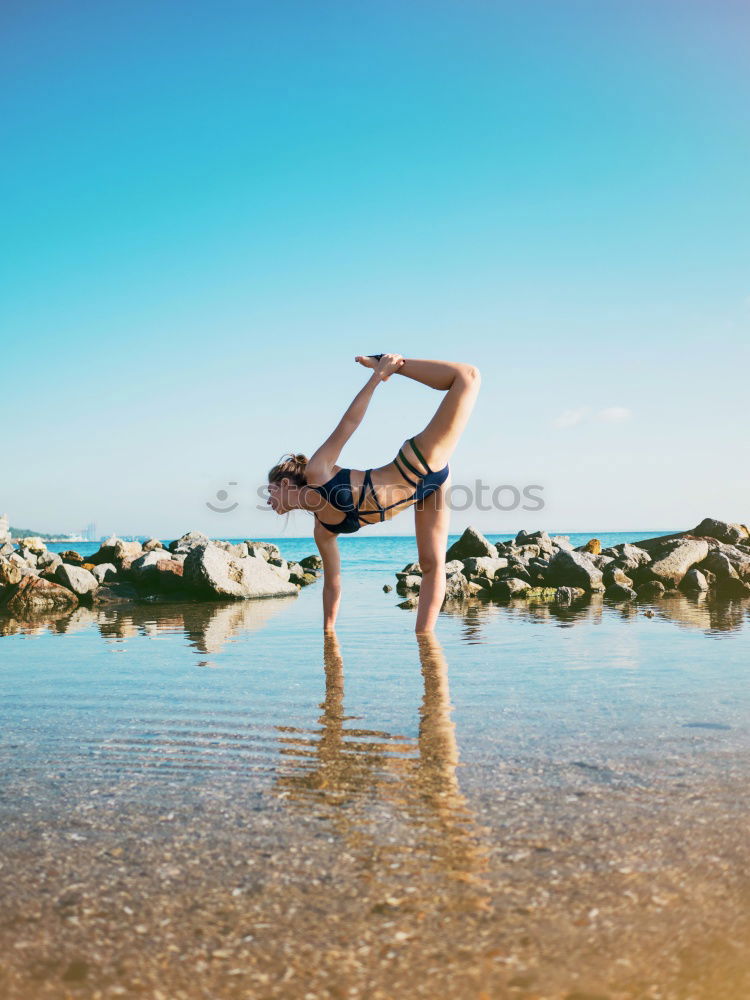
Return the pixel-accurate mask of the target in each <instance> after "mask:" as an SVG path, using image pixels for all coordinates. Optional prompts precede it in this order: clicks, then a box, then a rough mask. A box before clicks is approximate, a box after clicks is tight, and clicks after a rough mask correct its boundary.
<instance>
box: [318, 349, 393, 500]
mask: <svg viewBox="0 0 750 1000" xmlns="http://www.w3.org/2000/svg"><path fill="white" fill-rule="evenodd" d="M402 364H403V358H402V357H401V356H400V355H398V354H384V355H383V357H382V358H381V360H380V361H379V362H378V364H377V367H376V368H375V369H374V371H373V373H372V375H371V376H370V377H369V379H368V380H367V382H366V383H365V385H364V387H363V388H362V389H360V390H359V392H358V393H357V395H356V396H355V397H354V399H353V400H352V401H351V403H350V404H349V407H348V409H347V411H346V413H345V414H344V415H343V417H342V418H341V420H340V421H339V422H338V425H337V427H336V429H335V430H334V432H333V434H331V435H330V436H329V437H328V438H327V439H326V440H325V441H324V442H323V444H322V445H321V446H320V448H318V450H317V451H316V452H315V453H314V455H313V456H312V457H311V459H310V461H309V462H308V463H307V478H308V482H309V481H310V477H311V476H312V478H313V479H316V478H321V479H322V480H324V481H325V480H326V479H329V478H330V473H331V468H332V467H333V466H334V465H335V464H336V460H337V459H338V457H339V455H340V454H341V450H342V448H343V447H344V445H345V444H346V442H347V441H348V440H349V438H350V437H351V436H352V434H353V433H354V432H355V431H356V429H357V428H358V427H359V425H360V424H361V423H362V419H363V417H364V415H365V413H366V412H367V407H368V406H369V405H370V400H371V399H372V396H373V393H374V392H375V389H376V388H377V387H378V385H380V383H381V382H385V381H387V380H388V379H389V378H390V377H391V375H392V374H393V373H394V371H398V369H399V368H400V367H401V365H402Z"/></svg>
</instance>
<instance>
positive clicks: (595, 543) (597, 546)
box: [575, 538, 602, 556]
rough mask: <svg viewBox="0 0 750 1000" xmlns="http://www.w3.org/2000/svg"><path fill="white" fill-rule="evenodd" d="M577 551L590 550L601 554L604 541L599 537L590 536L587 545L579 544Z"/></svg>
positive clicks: (594, 553)
mask: <svg viewBox="0 0 750 1000" xmlns="http://www.w3.org/2000/svg"><path fill="white" fill-rule="evenodd" d="M575 551H576V552H590V553H591V554H592V555H595V556H596V555H599V553H600V552H601V551H602V543H601V542H600V541H599V539H598V538H589V540H588V541H587V542H586V544H585V545H579V546H577V548H576V549H575Z"/></svg>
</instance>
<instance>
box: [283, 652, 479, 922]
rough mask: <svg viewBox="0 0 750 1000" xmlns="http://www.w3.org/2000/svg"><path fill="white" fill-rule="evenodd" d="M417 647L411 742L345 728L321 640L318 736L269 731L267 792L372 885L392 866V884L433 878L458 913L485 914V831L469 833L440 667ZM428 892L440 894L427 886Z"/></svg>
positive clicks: (440, 658)
mask: <svg viewBox="0 0 750 1000" xmlns="http://www.w3.org/2000/svg"><path fill="white" fill-rule="evenodd" d="M417 642H418V649H419V660H420V663H421V668H422V678H423V681H424V695H423V698H422V703H421V706H420V709H419V730H418V736H417V737H416V739H414V738H410V737H404V736H395V735H392V734H390V733H387V732H384V731H381V730H371V729H363V728H360V727H358V726H353V725H351V724H350V723H351V722H352V721H353V718H354V717H352V716H347V715H346V712H345V707H344V662H343V658H342V655H341V648H340V645H339V641H338V638H337V637H336V636H335V635H334V634H328V635H326V637H325V640H324V668H325V700H324V701H323V702H322V703H321V706H320V707H321V708H322V709H323V713H322V715H321V716H319V718H318V723H319V725H320V729H319V730H312V729H311V730H308V729H300V728H296V727H292V726H279V727H278V729H279V732H281V733H283V736H282V737H281V739H280V742H281V748H282V749H281V753H282V757H283V764H282V765H280V766H279V771H278V776H277V781H276V788H277V791H278V793H279V795H280V797H282V798H283V799H285V800H286V801H287V802H288V803H289V805H290V806H292V807H297V808H300V809H302V810H303V811H307V810H309V809H310V808H311V807H314V808H315V810H316V815H317V816H318V818H321V815H324V816H325V818H326V819H327V821H328V822H329V823H330V824H331V826H332V827H333V828H334V829H335V831H336V833H337V834H338V836H340V837H342V838H343V840H344V841H345V842H346V843H347V844H348V845H349V847H350V848H351V849H352V850H355V851H356V853H357V855H358V857H359V860H360V862H365V863H367V864H371V865H372V871H373V872H374V873H377V877H378V878H380V879H387V876H388V872H389V871H390V870H391V869H392V867H393V866H394V864H395V865H396V867H397V868H398V870H399V876H398V877H399V879H402V878H404V877H410V878H413V879H420V880H423V879H425V877H426V876H427V875H428V873H432V876H433V877H435V876H438V877H439V878H443V879H446V880H448V882H451V881H452V882H455V883H457V884H460V894H461V907H462V908H468V909H470V910H471V909H473V910H476V909H488V908H489V907H490V903H489V896H488V894H487V888H486V885H485V883H484V880H483V875H484V873H486V871H487V863H488V862H487V857H488V854H487V849H486V846H485V844H484V842H483V838H484V837H485V835H486V833H487V831H486V830H485V829H484V828H481V827H479V826H478V825H477V823H476V820H475V818H474V816H473V814H472V811H471V808H470V806H469V804H468V802H467V800H466V798H465V796H464V795H463V794H462V792H461V788H460V785H459V782H458V777H457V774H456V769H457V767H458V763H459V751H458V745H457V743H456V732H455V729H456V727H455V723H454V722H453V720H452V719H451V703H450V691H449V686H448V666H447V663H446V660H445V656H444V654H443V651H442V648H441V646H440V643H439V642H438V640H437V639H436V638H435V637H434V636H419V637H418V639H417ZM384 818H385V822H384ZM384 855H387V858H388V861H389V862H390V865H389V864H383V861H384V860H385V858H384ZM394 859H397V860H396V861H394ZM376 863H377V864H376ZM472 888H473V890H474V891H473V892H472V891H471V890H472ZM430 891H431V892H432V893H433V894H435V893H436V891H437V892H438V894H439V891H438V890H437V887H436V886H435V885H432V886H431V889H430ZM454 906H455V901H454Z"/></svg>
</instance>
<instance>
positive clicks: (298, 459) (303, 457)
mask: <svg viewBox="0 0 750 1000" xmlns="http://www.w3.org/2000/svg"><path fill="white" fill-rule="evenodd" d="M294 461H295V462H299V464H300V465H307V455H295V456H294Z"/></svg>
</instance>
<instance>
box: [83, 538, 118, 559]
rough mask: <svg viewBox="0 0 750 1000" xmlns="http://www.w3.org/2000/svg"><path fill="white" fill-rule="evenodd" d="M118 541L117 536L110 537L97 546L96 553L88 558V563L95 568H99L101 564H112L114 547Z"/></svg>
mask: <svg viewBox="0 0 750 1000" xmlns="http://www.w3.org/2000/svg"><path fill="white" fill-rule="evenodd" d="M119 541H120V539H119V538H118V537H117V535H110V536H109V538H107V539H105V540H104V541H103V542H102V544H101V545H100V546H99V550H98V552H95V553H94V554H93V556H89V557H88V560H89V562H92V563H93V564H94V565H95V566H100V565H101V564H102V563H113V562H114V561H115V546H116V545H117V543H118V542H119Z"/></svg>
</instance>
